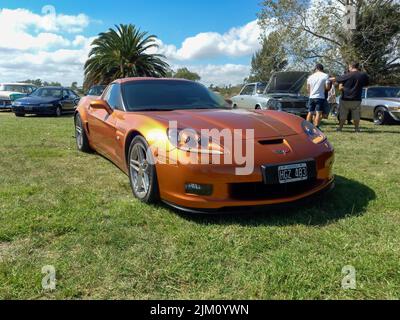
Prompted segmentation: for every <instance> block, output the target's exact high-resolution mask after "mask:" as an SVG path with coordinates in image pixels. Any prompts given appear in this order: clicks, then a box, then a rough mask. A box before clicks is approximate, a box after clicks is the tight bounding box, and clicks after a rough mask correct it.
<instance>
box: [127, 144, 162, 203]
mask: <svg viewBox="0 0 400 320" xmlns="http://www.w3.org/2000/svg"><path fill="white" fill-rule="evenodd" d="M148 150H150V149H149V145H148V144H147V142H146V140H145V139H144V138H143V137H141V136H137V137H135V138H134V139H133V140H132V142H131V145H130V148H129V153H128V166H129V180H130V182H131V188H132V192H133V195H134V196H135V197H136V198H137V199H139V200H140V201H142V202H144V203H156V202H158V201H159V199H160V195H159V190H158V180H157V172H156V167H155V165H154V164H153V163H154V161H152V160H153V156H152V154H151V152H150V151H148Z"/></svg>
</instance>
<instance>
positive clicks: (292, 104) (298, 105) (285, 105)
mask: <svg viewBox="0 0 400 320" xmlns="http://www.w3.org/2000/svg"><path fill="white" fill-rule="evenodd" d="M293 108H294V109H304V108H307V102H305V101H283V102H282V109H293Z"/></svg>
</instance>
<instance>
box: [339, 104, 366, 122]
mask: <svg viewBox="0 0 400 320" xmlns="http://www.w3.org/2000/svg"><path fill="white" fill-rule="evenodd" d="M339 110H340V111H339V119H340V120H342V121H346V120H347V117H348V115H349V112H351V116H352V118H353V120H355V121H360V119H361V101H345V100H341V101H340V104H339Z"/></svg>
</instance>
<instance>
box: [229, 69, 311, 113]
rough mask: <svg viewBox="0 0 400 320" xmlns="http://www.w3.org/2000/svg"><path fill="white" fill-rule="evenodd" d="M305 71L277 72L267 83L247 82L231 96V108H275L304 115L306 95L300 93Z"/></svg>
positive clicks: (306, 111)
mask: <svg viewBox="0 0 400 320" xmlns="http://www.w3.org/2000/svg"><path fill="white" fill-rule="evenodd" d="M307 76H308V73H306V72H297V71H292V72H289V71H288V72H277V73H274V74H273V75H272V77H271V79H270V81H269V82H268V83H263V82H259V83H249V84H247V85H245V86H244V87H243V89H242V90H241V92H240V94H239V95H237V96H235V97H233V98H232V99H231V100H232V102H233V108H240V109H249V110H254V109H261V110H277V111H284V112H288V113H292V114H295V115H297V116H301V117H306V116H307V113H308V107H307V105H308V97H305V96H303V95H301V94H300V91H301V89H302V87H303V85H304V83H305V81H306V80H307Z"/></svg>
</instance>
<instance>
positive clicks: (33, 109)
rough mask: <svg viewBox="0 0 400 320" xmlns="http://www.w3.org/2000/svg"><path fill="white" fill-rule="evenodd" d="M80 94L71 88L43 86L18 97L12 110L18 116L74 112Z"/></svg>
mask: <svg viewBox="0 0 400 320" xmlns="http://www.w3.org/2000/svg"><path fill="white" fill-rule="evenodd" d="M79 100H80V98H79V96H78V95H77V94H76V93H75V92H74V91H73V90H71V89H68V88H63V87H42V88H38V89H37V90H35V91H34V92H33V93H31V94H30V95H28V96H27V97H24V98H21V99H17V100H15V101H14V102H13V104H12V111H13V112H14V113H15V115H16V116H17V117H23V116H25V115H26V114H42V115H55V116H57V117H59V116H61V115H62V114H63V113H70V112H74V111H75V109H76V106H77V105H78V103H79Z"/></svg>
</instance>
